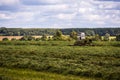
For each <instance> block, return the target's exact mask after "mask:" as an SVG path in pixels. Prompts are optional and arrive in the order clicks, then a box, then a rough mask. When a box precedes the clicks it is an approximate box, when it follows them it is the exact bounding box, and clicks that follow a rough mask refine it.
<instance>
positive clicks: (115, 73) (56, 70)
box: [0, 41, 120, 80]
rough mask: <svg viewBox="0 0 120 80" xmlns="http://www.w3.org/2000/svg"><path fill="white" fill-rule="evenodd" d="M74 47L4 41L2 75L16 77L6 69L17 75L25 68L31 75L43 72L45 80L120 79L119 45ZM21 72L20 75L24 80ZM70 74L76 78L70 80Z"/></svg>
mask: <svg viewBox="0 0 120 80" xmlns="http://www.w3.org/2000/svg"><path fill="white" fill-rule="evenodd" d="M72 44H74V41H1V42H0V67H1V68H0V75H3V77H4V76H8V77H9V76H14V77H15V75H14V74H12V73H11V72H9V71H8V72H7V69H10V70H11V71H12V70H13V72H14V73H15V74H16V73H17V71H19V69H22V71H24V70H25V72H26V74H27V73H28V74H29V73H30V72H31V74H30V75H31V76H32V75H34V73H35V74H36V76H37V75H38V74H41V73H44V76H43V77H44V78H45V77H47V76H48V74H50V76H52V75H55V76H56V77H58V78H56V77H54V78H50V79H51V80H61V78H59V77H65V78H67V80H82V78H80V77H86V80H91V78H94V79H95V80H99V79H102V80H119V79H120V76H119V75H120V71H119V70H120V42H117V41H96V42H93V44H95V46H71V45H72ZM23 69H24V70H23ZM2 70H6V73H1V71H2ZM26 70H27V71H26ZM22 71H21V72H20V73H21V74H19V75H21V76H23V77H25V75H23V74H22ZM47 73H48V74H47ZM19 75H17V76H19ZM66 75H67V76H66ZM70 75H74V76H73V77H72V78H71V77H69V78H68V76H70ZM75 76H77V77H75ZM26 77H27V76H26ZM21 78H22V77H21ZM31 78H34V77H31ZM70 78H71V79H70ZM50 79H49V80H50ZM94 79H92V80H94ZM12 80H13V79H12ZM17 80H20V79H17ZM25 80H27V79H25ZM32 80H37V78H36V79H32ZM39 80H48V78H47V79H40V78H39ZM62 80H64V78H62ZM83 80H85V79H84V78H83Z"/></svg>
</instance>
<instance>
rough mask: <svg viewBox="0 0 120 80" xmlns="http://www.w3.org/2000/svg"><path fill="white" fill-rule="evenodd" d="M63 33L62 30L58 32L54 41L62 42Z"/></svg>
mask: <svg viewBox="0 0 120 80" xmlns="http://www.w3.org/2000/svg"><path fill="white" fill-rule="evenodd" d="M62 36H63V34H62V32H61V31H60V30H57V31H56V33H55V35H54V36H53V40H62Z"/></svg>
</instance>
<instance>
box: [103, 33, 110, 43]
mask: <svg viewBox="0 0 120 80" xmlns="http://www.w3.org/2000/svg"><path fill="white" fill-rule="evenodd" d="M109 37H110V34H109V33H106V34H105V36H104V41H109Z"/></svg>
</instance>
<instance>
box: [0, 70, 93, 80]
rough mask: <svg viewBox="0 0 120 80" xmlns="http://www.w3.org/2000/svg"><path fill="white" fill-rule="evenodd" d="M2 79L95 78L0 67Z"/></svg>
mask: <svg viewBox="0 0 120 80" xmlns="http://www.w3.org/2000/svg"><path fill="white" fill-rule="evenodd" d="M0 80H95V79H93V78H85V77H78V76H73V75H67V76H65V75H61V74H55V73H49V72H37V71H33V70H28V69H9V68H0Z"/></svg>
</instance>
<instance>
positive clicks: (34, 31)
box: [0, 27, 120, 36]
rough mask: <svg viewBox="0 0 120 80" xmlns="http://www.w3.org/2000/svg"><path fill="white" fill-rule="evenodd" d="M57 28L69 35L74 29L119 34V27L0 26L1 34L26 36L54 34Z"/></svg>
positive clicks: (100, 33)
mask: <svg viewBox="0 0 120 80" xmlns="http://www.w3.org/2000/svg"><path fill="white" fill-rule="evenodd" d="M57 30H60V31H61V32H62V33H63V34H64V35H70V33H71V32H72V31H73V30H74V31H75V32H77V33H78V32H85V33H86V35H87V36H94V35H95V34H98V35H100V36H104V35H105V34H106V33H109V34H110V35H111V36H116V35H118V34H120V28H68V29H52V28H51V29H43V28H42V29H41V28H28V29H25V28H5V27H1V28H0V35H1V36H27V35H31V36H33V35H40V36H41V35H44V34H45V35H54V34H55V33H56V31H57Z"/></svg>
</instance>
